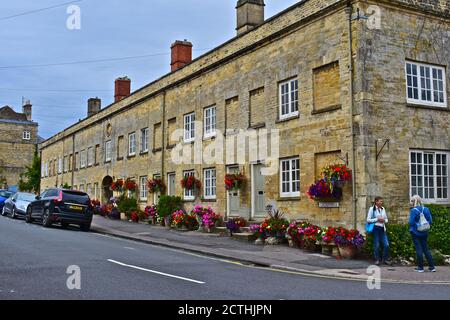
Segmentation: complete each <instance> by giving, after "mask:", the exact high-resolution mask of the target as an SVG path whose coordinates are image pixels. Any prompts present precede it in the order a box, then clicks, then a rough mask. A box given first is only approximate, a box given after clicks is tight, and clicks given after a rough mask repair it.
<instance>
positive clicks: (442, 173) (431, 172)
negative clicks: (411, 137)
mask: <svg viewBox="0 0 450 320" xmlns="http://www.w3.org/2000/svg"><path fill="white" fill-rule="evenodd" d="M449 158H450V152H442V151H436V152H431V151H420V150H413V151H411V152H410V169H409V170H410V195H411V196H413V195H419V196H420V197H422V198H423V199H424V200H426V201H427V202H431V203H433V202H435V203H448V202H449V200H450V195H449V189H450V185H449V183H450V182H449V174H448V172H449V169H450V165H449Z"/></svg>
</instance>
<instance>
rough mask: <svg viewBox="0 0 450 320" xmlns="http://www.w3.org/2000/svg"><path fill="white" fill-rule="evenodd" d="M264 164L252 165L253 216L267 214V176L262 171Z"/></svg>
mask: <svg viewBox="0 0 450 320" xmlns="http://www.w3.org/2000/svg"><path fill="white" fill-rule="evenodd" d="M262 168H264V165H262V164H255V165H253V167H252V217H265V216H266V191H265V177H264V176H263V175H262V173H261V169H262Z"/></svg>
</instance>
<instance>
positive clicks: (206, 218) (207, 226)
mask: <svg viewBox="0 0 450 320" xmlns="http://www.w3.org/2000/svg"><path fill="white" fill-rule="evenodd" d="M221 219H222V216H221V215H220V214H216V213H215V212H214V211H210V212H207V213H205V214H204V215H203V216H202V226H203V229H204V230H205V231H206V232H208V233H212V232H213V231H214V227H216V226H217V225H218V223H219V222H220V220H221Z"/></svg>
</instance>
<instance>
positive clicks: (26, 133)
mask: <svg viewBox="0 0 450 320" xmlns="http://www.w3.org/2000/svg"><path fill="white" fill-rule="evenodd" d="M22 139H23V140H31V132H30V131H24V132H23V133H22Z"/></svg>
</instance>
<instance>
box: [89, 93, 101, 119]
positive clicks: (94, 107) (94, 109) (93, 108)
mask: <svg viewBox="0 0 450 320" xmlns="http://www.w3.org/2000/svg"><path fill="white" fill-rule="evenodd" d="M101 108H102V100H101V99H99V98H98V97H96V98H90V99H89V100H88V111H87V115H88V117H90V116H93V115H94V114H96V113H98V112H99V111H100V110H101Z"/></svg>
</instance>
